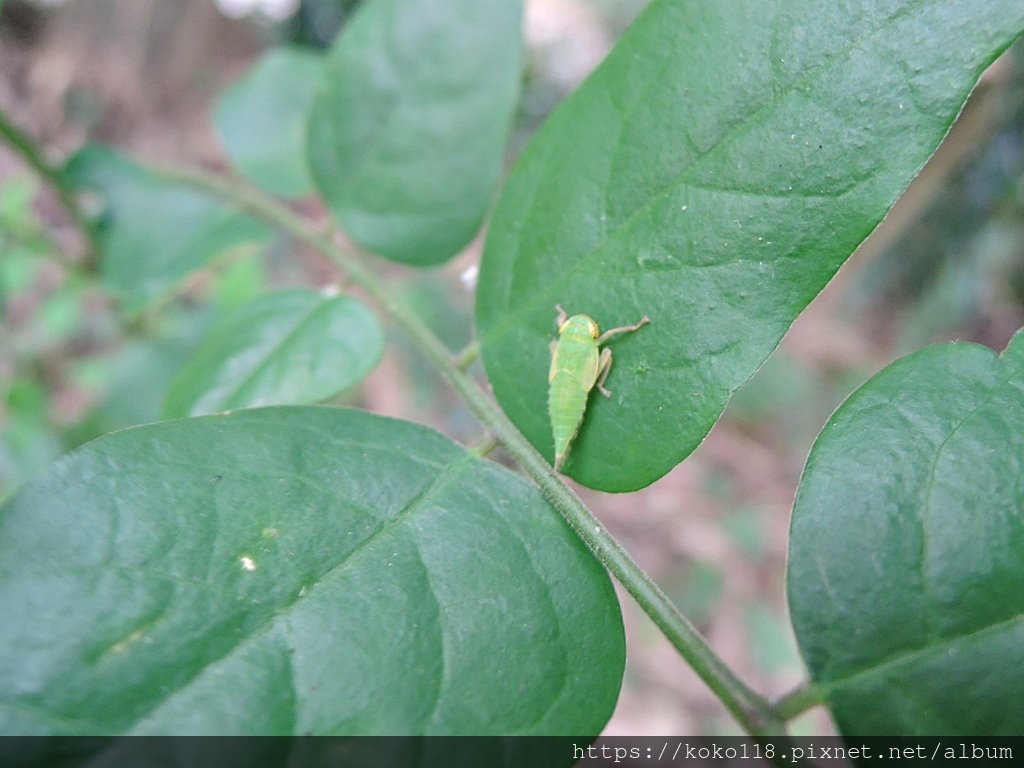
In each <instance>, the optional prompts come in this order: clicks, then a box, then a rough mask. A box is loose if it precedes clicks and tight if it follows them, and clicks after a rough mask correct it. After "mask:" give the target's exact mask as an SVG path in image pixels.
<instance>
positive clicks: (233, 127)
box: [213, 48, 324, 197]
mask: <svg viewBox="0 0 1024 768" xmlns="http://www.w3.org/2000/svg"><path fill="white" fill-rule="evenodd" d="M323 77H324V61H323V57H322V56H320V55H319V54H317V53H314V52H312V51H308V50H302V49H298V48H294V49H283V48H278V49H275V50H272V51H270V52H268V53H267V54H266V55H265V56H263V58H261V59H260V60H259V61H258V62H257V63H256V64H255V65H254V66H253V67H252V69H250V70H249V72H248V73H247V74H246V75H245V76H244V77H243V78H242V79H241V80H240V81H239V82H238V83H236V84H235V85H234V87H232V88H231V89H230V90H228V91H227V92H226V93H225V94H224V96H223V97H222V98H221V100H220V104H219V105H218V106H217V109H216V111H215V112H214V115H213V124H214V127H215V128H216V129H217V133H218V135H219V136H220V140H221V142H222V143H223V144H224V149H225V150H226V151H227V154H228V157H229V158H230V159H231V162H232V163H233V164H234V165H235V167H236V168H238V169H239V170H240V171H241V172H242V173H243V174H245V175H246V176H247V177H249V178H250V179H252V181H254V182H255V183H256V184H258V185H259V186H261V187H263V188H264V189H266V190H267V191H269V192H272V193H274V194H276V195H281V196H282V197H303V196H305V195H308V194H309V193H310V192H312V190H313V180H312V178H311V177H310V174H309V168H308V166H307V160H306V133H307V129H308V126H307V120H308V117H309V110H310V108H311V107H312V105H313V97H314V96H315V95H316V92H317V90H318V89H319V88H320V86H321V84H322V81H323Z"/></svg>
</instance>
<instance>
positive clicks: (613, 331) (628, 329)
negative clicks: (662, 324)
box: [597, 315, 651, 344]
mask: <svg viewBox="0 0 1024 768" xmlns="http://www.w3.org/2000/svg"><path fill="white" fill-rule="evenodd" d="M649 322H651V318H649V317H648V316H647V315H644V316H643V317H642V318H640V322H639V323H633V324H632V325H623V326H620V327H619V328H609V329H608V330H607V331H605V332H604V333H602V334H601V335H600V336H598V337H597V343H598V344H604V343H605V342H606V341H608V340H609V339H611V338H613V337H615V336H618V335H619V334H622V333H632V332H633V331H637V330H639V329H641V328H643V327H644V326H645V325H647V324H648V323H649Z"/></svg>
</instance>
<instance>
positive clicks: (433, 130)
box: [309, 0, 522, 266]
mask: <svg viewBox="0 0 1024 768" xmlns="http://www.w3.org/2000/svg"><path fill="white" fill-rule="evenodd" d="M521 15H522V4H521V2H520V0H374V1H373V2H370V3H366V4H365V5H363V6H361V7H360V9H359V11H358V12H357V13H356V14H355V16H353V18H352V21H351V22H350V23H349V24H348V25H347V26H346V27H345V29H344V31H343V33H342V35H341V36H340V37H339V38H338V40H337V42H336V43H335V46H334V48H333V50H332V51H331V54H330V58H329V62H328V78H327V85H326V87H325V88H324V89H323V90H322V91H321V92H320V95H319V96H318V98H317V100H316V103H315V105H314V107H313V113H312V117H311V122H310V136H309V151H310V165H311V167H312V170H313V177H314V180H315V181H316V183H317V186H318V187H319V188H320V191H321V192H322V193H323V196H324V198H325V199H326V200H327V203H328V205H329V206H330V208H331V211H332V212H333V213H334V215H335V217H336V218H337V219H338V221H339V222H340V223H341V225H342V226H343V227H344V229H345V231H346V233H347V234H349V235H350V236H351V237H352V238H353V239H355V240H356V241H357V242H358V243H360V244H361V245H363V246H365V247H366V248H368V249H369V250H371V251H374V252H376V253H379V254H380V255H382V256H385V257H387V258H389V259H394V260H396V261H402V262H405V263H407V264H416V265H420V266H426V265H431V264H438V263H440V262H442V261H445V260H446V259H448V258H449V257H451V256H453V255H454V254H455V253H457V252H458V251H459V250H460V249H461V248H463V247H464V246H465V245H466V244H467V243H469V241H470V240H471V239H472V238H473V236H474V235H475V234H476V232H477V230H478V229H479V227H480V223H481V221H482V220H483V217H484V214H485V213H486V212H487V209H488V207H489V205H490V202H491V198H492V195H493V194H494V188H495V185H496V183H497V180H498V175H499V173H500V170H501V161H502V156H503V154H504V151H505V142H506V139H507V137H508V134H509V129H510V124H511V119H512V113H513V110H514V108H515V105H516V96H517V93H518V83H519V76H520V61H519V58H520V47H521V43H520V23H521V18H520V17H521Z"/></svg>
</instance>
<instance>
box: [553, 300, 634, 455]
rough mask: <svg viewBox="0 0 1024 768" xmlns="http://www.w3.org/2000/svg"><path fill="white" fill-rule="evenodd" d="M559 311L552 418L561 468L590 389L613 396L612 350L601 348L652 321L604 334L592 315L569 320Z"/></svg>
mask: <svg viewBox="0 0 1024 768" xmlns="http://www.w3.org/2000/svg"><path fill="white" fill-rule="evenodd" d="M555 310H556V311H557V312H558V319H557V322H558V338H557V339H553V340H552V341H551V371H550V373H549V374H548V383H549V384H550V388H549V389H548V415H549V416H550V417H551V432H552V434H554V437H555V469H561V467H562V463H563V462H564V461H565V457H566V454H568V452H569V445H570V444H571V443H572V440H573V438H574V437H576V433H577V432H579V429H580V424H582V423H583V414H584V412H585V411H586V410H587V399H588V398H589V397H590V390H592V389H593V388H594V386H595V385H596V386H597V388H598V390H599V391H600V392H601V394H602V395H604V396H605V397H609V396H610V395H611V392H609V391H608V390H607V389H605V387H604V382H605V380H606V379H607V378H608V372H609V371H610V370H611V367H612V351H611V350H610V349H607V348H605V349H601V345H602V344H604V343H605V342H606V341H609V340H611V339H612V338H614V337H615V336H618V335H620V334H623V333H632V332H633V331H635V330H637V329H639V328H640V327H641V326H644V325H646V324H647V323H649V322H651V319H650V318H649V317H647V315H644V316H643V318H642V319H641V320H640V322H639V323H634V324H633V325H624V326H622V327H621V328H611V329H609V330H607V331H605V332H604V333H601V329H600V328H598V326H597V323H596V322H595V321H594V319H593V318H592V317H590V315H573V316H572V317H569V316H568V315H567V314H566V312H565V310H564V309H562V308H561V307H560V306H556V307H555Z"/></svg>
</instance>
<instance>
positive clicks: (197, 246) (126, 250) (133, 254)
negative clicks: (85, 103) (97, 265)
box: [65, 146, 270, 311]
mask: <svg viewBox="0 0 1024 768" xmlns="http://www.w3.org/2000/svg"><path fill="white" fill-rule="evenodd" d="M65 175H66V176H67V178H68V180H69V181H70V182H71V183H72V184H74V185H75V186H77V187H80V188H82V189H89V190H93V191H95V192H98V193H99V194H100V196H101V197H102V198H103V201H104V203H105V211H104V214H103V217H102V218H101V220H100V222H99V226H98V231H97V239H98V241H99V249H100V254H101V259H102V261H101V268H102V272H103V279H104V282H105V283H106V285H107V287H108V288H110V289H111V290H112V291H113V292H114V293H117V294H119V295H120V296H121V298H122V299H123V300H124V302H125V306H126V309H128V310H129V311H132V310H138V309H140V308H141V307H142V306H143V305H145V304H146V303H147V302H149V301H151V300H153V299H154V298H156V297H158V296H160V295H162V294H163V293H165V292H166V291H167V290H169V289H170V288H173V287H174V286H175V285H176V284H177V283H179V282H180V281H181V280H182V279H183V278H184V277H186V276H187V275H188V274H190V273H191V272H194V271H195V270H197V269H201V268H202V267H204V266H206V265H207V264H208V263H209V262H210V261H211V260H212V259H213V258H214V257H215V256H218V255H220V254H221V253H223V252H225V251H226V250H228V249H229V248H232V247H234V246H237V245H239V244H241V243H245V242H251V241H254V240H263V239H266V238H268V237H269V235H270V233H269V230H267V228H266V227H265V226H264V225H263V224H262V223H260V222H259V221H257V220H256V219H253V218H252V217H250V216H247V215H245V214H243V213H240V212H238V211H237V210H235V209H233V208H230V207H228V206H226V205H224V204H223V203H221V202H220V201H219V200H217V199H215V198H213V197H210V196H209V195H206V194H203V193H202V192H197V191H196V190H194V189H192V188H191V187H186V186H182V185H180V184H173V183H170V182H167V181H164V180H163V179H161V178H160V177H159V176H157V175H156V174H154V173H152V172H150V171H148V170H147V169H145V168H143V167H141V166H139V165H138V164H136V163H135V162H133V161H132V160H129V159H128V158H127V157H125V156H123V155H120V154H118V153H117V152H114V151H112V150H110V149H107V148H106V147H100V146H89V147H86V148H85V149H82V150H81V151H79V152H78V153H77V154H75V155H74V156H73V157H72V158H71V159H70V160H69V161H68V164H67V166H66V168H65Z"/></svg>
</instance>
